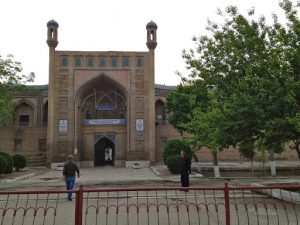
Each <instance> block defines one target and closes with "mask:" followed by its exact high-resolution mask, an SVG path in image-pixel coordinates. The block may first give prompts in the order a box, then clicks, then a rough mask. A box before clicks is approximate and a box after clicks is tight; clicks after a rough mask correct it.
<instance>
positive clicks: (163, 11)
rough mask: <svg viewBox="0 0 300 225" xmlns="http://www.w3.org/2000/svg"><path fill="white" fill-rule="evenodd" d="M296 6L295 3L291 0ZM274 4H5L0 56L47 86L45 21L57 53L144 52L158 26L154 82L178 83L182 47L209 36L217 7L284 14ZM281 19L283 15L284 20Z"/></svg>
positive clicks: (188, 0) (236, 0) (90, 0)
mask: <svg viewBox="0 0 300 225" xmlns="http://www.w3.org/2000/svg"><path fill="white" fill-rule="evenodd" d="M293 1H294V2H296V0H293ZM278 2H279V1H278V0H251V1H249V0H185V1H183V0H152V1H145V0H127V1H126V0H85V1H79V0H72V1H71V0H69V1H67V0H50V1H45V0H44V1H43V0H26V1H25V0H6V1H2V2H1V12H0V21H1V22H0V23H1V33H0V54H1V55H2V57H6V55H7V54H8V53H10V54H13V55H14V56H15V59H16V60H17V61H20V62H21V63H22V65H23V68H24V72H27V73H28V72H31V71H32V72H34V73H35V74H36V79H35V82H34V84H47V83H48V46H47V44H46V38H47V27H46V24H47V22H48V21H49V20H51V19H54V20H56V21H57V22H58V23H59V30H58V39H59V44H58V46H57V48H56V49H57V50H79V51H147V50H148V49H147V47H146V24H147V23H148V22H149V21H150V20H153V21H154V22H156V23H157V25H158V30H157V42H158V45H157V48H156V50H155V51H156V59H155V63H156V65H155V66H156V68H155V76H156V77H155V82H156V83H157V84H166V85H176V84H178V83H179V82H180V79H179V77H178V76H177V75H176V74H175V71H176V70H178V71H181V72H183V73H186V71H185V64H184V61H183V59H182V58H181V52H182V50H183V49H189V48H190V47H193V42H192V40H191V38H192V37H193V36H200V35H204V34H206V33H207V31H206V30H205V26H206V24H207V19H208V18H210V19H211V20H217V18H218V16H217V14H216V11H217V8H221V9H224V8H225V7H226V6H228V5H235V6H237V7H238V8H239V10H240V11H241V12H246V11H247V10H249V9H250V8H251V7H255V9H256V13H257V14H258V15H262V14H263V15H266V16H270V15H271V13H273V12H275V13H277V14H279V15H282V11H281V9H280V8H279V6H278ZM282 17H283V16H282Z"/></svg>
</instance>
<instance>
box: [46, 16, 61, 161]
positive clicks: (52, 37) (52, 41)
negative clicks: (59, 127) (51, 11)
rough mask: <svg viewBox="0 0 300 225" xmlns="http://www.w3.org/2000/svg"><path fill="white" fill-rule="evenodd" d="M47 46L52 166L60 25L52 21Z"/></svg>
mask: <svg viewBox="0 0 300 225" xmlns="http://www.w3.org/2000/svg"><path fill="white" fill-rule="evenodd" d="M47 28H48V32H47V44H48V46H49V82H48V126H47V164H48V166H51V162H52V158H53V151H54V148H55V146H54V142H55V140H54V134H55V133H56V132H55V131H56V129H55V127H56V126H55V122H56V121H55V104H54V101H55V97H56V96H55V79H54V76H55V74H54V71H55V62H54V60H55V48H56V46H57V45H58V39H57V29H58V23H57V22H56V21H54V20H50V21H49V22H48V23H47Z"/></svg>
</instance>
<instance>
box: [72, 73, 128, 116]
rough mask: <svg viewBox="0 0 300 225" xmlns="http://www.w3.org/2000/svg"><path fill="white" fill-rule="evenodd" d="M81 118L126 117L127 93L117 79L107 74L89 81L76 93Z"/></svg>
mask: <svg viewBox="0 0 300 225" xmlns="http://www.w3.org/2000/svg"><path fill="white" fill-rule="evenodd" d="M75 101H76V104H77V108H78V109H80V112H81V119H125V118H126V112H127V93H126V90H125V88H123V87H122V86H121V85H120V84H119V83H118V82H117V81H115V80H113V79H112V78H110V77H108V76H106V75H99V76H98V77H96V78H94V79H92V80H90V81H88V82H87V83H85V84H84V85H83V86H81V87H80V88H79V90H78V92H77V93H76V100H75Z"/></svg>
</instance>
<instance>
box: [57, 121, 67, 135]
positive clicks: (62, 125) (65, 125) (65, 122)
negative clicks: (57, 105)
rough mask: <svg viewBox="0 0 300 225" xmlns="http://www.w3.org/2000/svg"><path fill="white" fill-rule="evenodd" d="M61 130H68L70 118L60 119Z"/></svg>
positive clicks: (61, 131) (63, 131)
mask: <svg viewBox="0 0 300 225" xmlns="http://www.w3.org/2000/svg"><path fill="white" fill-rule="evenodd" d="M59 132H60V133H65V132H68V120H59Z"/></svg>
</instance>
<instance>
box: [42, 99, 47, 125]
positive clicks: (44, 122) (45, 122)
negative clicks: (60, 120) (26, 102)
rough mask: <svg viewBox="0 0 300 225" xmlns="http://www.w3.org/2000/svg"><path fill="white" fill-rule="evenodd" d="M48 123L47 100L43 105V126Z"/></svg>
mask: <svg viewBox="0 0 300 225" xmlns="http://www.w3.org/2000/svg"><path fill="white" fill-rule="evenodd" d="M47 124H48V102H46V103H45V104H44V106H43V126H47Z"/></svg>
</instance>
